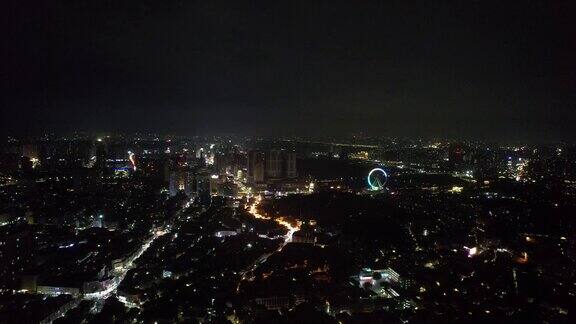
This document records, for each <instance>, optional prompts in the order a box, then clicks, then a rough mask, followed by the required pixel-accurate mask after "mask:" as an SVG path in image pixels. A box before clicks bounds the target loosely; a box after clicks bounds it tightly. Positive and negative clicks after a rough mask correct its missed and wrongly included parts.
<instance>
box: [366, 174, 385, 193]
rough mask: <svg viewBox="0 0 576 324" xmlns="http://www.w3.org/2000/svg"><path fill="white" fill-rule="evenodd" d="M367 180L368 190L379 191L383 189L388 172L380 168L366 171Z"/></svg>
mask: <svg viewBox="0 0 576 324" xmlns="http://www.w3.org/2000/svg"><path fill="white" fill-rule="evenodd" d="M367 180H368V187H369V188H370V190H374V191H379V190H382V189H384V186H385V185H386V181H388V173H386V171H384V169H382V168H374V169H372V170H370V172H368V177H367Z"/></svg>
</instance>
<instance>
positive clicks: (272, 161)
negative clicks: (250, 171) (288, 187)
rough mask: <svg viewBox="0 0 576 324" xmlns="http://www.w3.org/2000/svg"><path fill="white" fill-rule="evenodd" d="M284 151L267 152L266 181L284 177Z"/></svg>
mask: <svg viewBox="0 0 576 324" xmlns="http://www.w3.org/2000/svg"><path fill="white" fill-rule="evenodd" d="M282 160H283V159H282V151H278V150H271V151H268V152H266V179H279V178H281V177H282Z"/></svg>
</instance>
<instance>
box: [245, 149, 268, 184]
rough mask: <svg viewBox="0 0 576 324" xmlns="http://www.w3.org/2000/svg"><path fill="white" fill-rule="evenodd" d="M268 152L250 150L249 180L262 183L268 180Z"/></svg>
mask: <svg viewBox="0 0 576 324" xmlns="http://www.w3.org/2000/svg"><path fill="white" fill-rule="evenodd" d="M265 170H266V154H265V153H264V152H262V151H257V150H254V151H250V152H248V182H250V183H261V182H264V181H265V180H266V178H265Z"/></svg>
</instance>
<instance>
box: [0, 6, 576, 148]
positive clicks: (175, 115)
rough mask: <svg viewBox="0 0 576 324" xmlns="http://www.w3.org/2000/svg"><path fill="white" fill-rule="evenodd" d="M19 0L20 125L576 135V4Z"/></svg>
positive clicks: (6, 17)
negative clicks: (575, 8)
mask: <svg viewBox="0 0 576 324" xmlns="http://www.w3.org/2000/svg"><path fill="white" fill-rule="evenodd" d="M9 2H10V3H11V4H7V5H3V6H4V10H0V11H1V12H2V13H1V14H0V15H1V17H0V18H1V21H2V22H0V28H1V29H2V32H1V33H2V35H3V36H2V40H1V42H2V53H1V59H2V60H1V64H2V66H1V67H2V71H1V75H0V80H1V91H2V93H1V98H0V104H1V115H0V118H1V121H0V123H1V125H0V127H2V129H3V131H4V132H6V133H16V134H26V133H37V132H41V131H47V130H52V131H57V132H64V131H72V130H89V131H97V130H106V131H115V130H125V131H157V132H172V133H181V134H197V133H202V132H211V133H216V132H237V133H246V134H258V133H259V134H299V133H300V134H306V135H318V134H343V133H348V132H358V131H363V132H365V133H367V134H374V135H402V136H405V135H415V136H419V135H424V136H462V137H477V138H484V139H491V138H494V139H501V138H511V139H522V138H526V139H534V138H548V139H562V138H563V139H571V140H574V139H576V131H574V130H573V129H574V128H575V127H574V123H575V122H576V107H575V105H576V99H575V98H576V62H575V60H576V23H575V22H574V20H575V19H574V18H576V15H574V10H573V9H574V8H573V6H572V5H571V4H570V3H571V1H563V0H554V1H533V0H524V1H502V0H497V1H496V0H495V1H488V0H486V1H483V0H476V1H474V0H467V1H462V0H458V1H421V2H413V1H406V0H400V1H384V0H381V1H367V0H355V1H315V0H304V1H297V0H295V1H288V0H285V1H271V0H266V1H242V0H233V1H219V0H209V1H194V0H187V1H184V0H182V1H155V0H154V1H153V0H141V1H135V0H122V1H118V0H106V1H96V0H93V1H87V0H74V1H64V0H50V1H26V0H20V1H9ZM39 3H42V4H39Z"/></svg>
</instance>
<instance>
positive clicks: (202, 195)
mask: <svg viewBox="0 0 576 324" xmlns="http://www.w3.org/2000/svg"><path fill="white" fill-rule="evenodd" d="M196 194H197V196H198V201H199V202H200V204H201V205H204V206H209V205H210V203H211V202H212V181H211V176H210V174H208V173H205V172H201V173H198V174H197V175H196Z"/></svg>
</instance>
